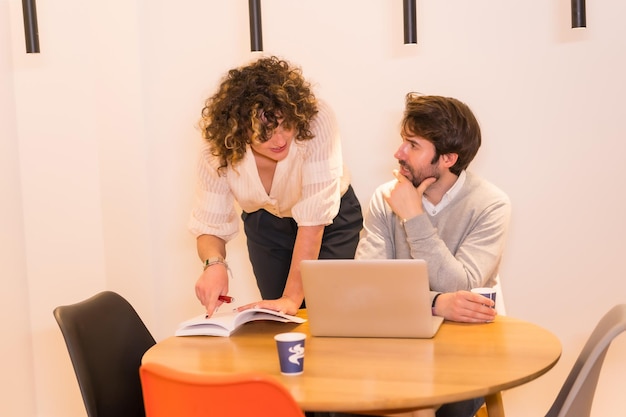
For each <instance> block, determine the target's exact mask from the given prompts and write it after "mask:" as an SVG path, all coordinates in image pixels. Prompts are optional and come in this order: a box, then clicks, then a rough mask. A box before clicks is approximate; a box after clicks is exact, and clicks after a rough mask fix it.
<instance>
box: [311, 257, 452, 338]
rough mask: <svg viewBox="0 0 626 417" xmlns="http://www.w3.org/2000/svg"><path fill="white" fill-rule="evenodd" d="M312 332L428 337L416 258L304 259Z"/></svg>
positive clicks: (424, 284)
mask: <svg viewBox="0 0 626 417" xmlns="http://www.w3.org/2000/svg"><path fill="white" fill-rule="evenodd" d="M300 269H301V272H302V283H303V286H304V298H305V300H306V306H307V314H308V318H309V329H310V332H311V335H313V336H335V337H403V338H431V337H433V336H434V335H435V333H437V330H438V329H439V326H440V325H441V323H442V321H443V318H442V317H437V316H433V315H432V313H431V306H430V295H429V294H430V289H429V284H428V270H427V268H426V262H425V261H424V260H419V259H384V260H373V259H372V260H353V259H344V260H341V259H332V260H307V261H302V262H301V263H300Z"/></svg>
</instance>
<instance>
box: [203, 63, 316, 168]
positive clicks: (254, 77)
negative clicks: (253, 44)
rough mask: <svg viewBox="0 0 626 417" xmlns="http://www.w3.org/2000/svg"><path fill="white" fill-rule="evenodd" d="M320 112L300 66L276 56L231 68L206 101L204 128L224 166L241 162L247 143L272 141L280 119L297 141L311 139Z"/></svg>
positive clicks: (204, 134) (221, 166)
mask: <svg viewBox="0 0 626 417" xmlns="http://www.w3.org/2000/svg"><path fill="white" fill-rule="evenodd" d="M317 112H318V109H317V99H316V98H315V95H314V94H313V92H312V91H311V85H310V83H309V82H308V81H306V80H305V79H304V77H303V76H302V71H301V69H300V68H296V67H293V66H291V65H290V64H289V63H288V62H287V61H285V60H282V59H279V58H277V57H275V56H272V57H268V58H261V59H259V60H257V61H255V62H253V63H251V64H249V65H246V66H242V67H239V68H235V69H231V70H230V71H228V73H227V74H226V75H225V76H224V78H223V79H222V82H221V84H220V86H219V89H218V91H217V92H216V93H215V94H214V95H213V96H211V97H209V98H208V99H207V100H206V101H205V103H204V108H203V109H202V118H201V120H200V122H199V126H200V129H201V130H202V136H203V138H204V139H205V140H206V141H207V142H208V143H209V144H210V145H211V150H212V153H213V155H215V156H217V157H219V158H220V167H219V170H222V169H224V168H226V167H227V166H228V164H230V165H231V166H234V165H236V164H237V163H238V162H240V161H241V160H242V159H243V157H244V155H245V153H246V147H247V145H248V144H250V143H253V142H256V143H259V142H260V143H262V142H265V141H267V140H269V139H270V138H271V137H272V133H273V131H274V129H276V127H278V125H279V124H280V123H281V121H282V124H283V126H285V127H286V128H294V129H295V131H296V136H295V138H296V139H297V140H309V139H312V138H313V133H312V132H311V130H310V121H311V119H312V118H313V116H315V115H316V114H317Z"/></svg>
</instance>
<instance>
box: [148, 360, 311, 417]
mask: <svg viewBox="0 0 626 417" xmlns="http://www.w3.org/2000/svg"><path fill="white" fill-rule="evenodd" d="M139 375H140V378H141V387H142V390H143V398H144V404H145V408H146V417H182V416H184V417H209V416H220V417H236V416H237V417H240V416H255V417H265V416H267V417H270V416H271V417H275V416H281V417H304V413H303V412H302V410H301V409H300V407H299V406H298V404H297V403H296V401H295V400H294V399H293V397H292V396H291V394H290V393H289V391H287V389H286V388H285V387H284V386H282V385H281V384H280V383H279V382H278V381H276V380H275V379H272V378H271V377H269V376H267V375H263V374H257V373H254V374H253V373H246V374H237V375H235V374H233V375H199V374H189V373H184V372H180V371H177V370H174V369H171V368H168V367H165V366H163V365H158V364H154V363H146V364H143V365H141V367H140V368H139Z"/></svg>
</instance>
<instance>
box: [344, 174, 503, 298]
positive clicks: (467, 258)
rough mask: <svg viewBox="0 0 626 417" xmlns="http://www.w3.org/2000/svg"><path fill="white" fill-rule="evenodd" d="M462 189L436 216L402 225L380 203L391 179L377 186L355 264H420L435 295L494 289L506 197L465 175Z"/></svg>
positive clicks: (501, 240) (406, 222)
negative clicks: (387, 261)
mask: <svg viewBox="0 0 626 417" xmlns="http://www.w3.org/2000/svg"><path fill="white" fill-rule="evenodd" d="M466 174H467V177H466V179H465V183H464V184H463V186H462V188H461V189H460V190H459V192H458V193H457V194H456V196H455V197H454V198H453V199H452V201H450V202H449V204H448V206H447V207H445V208H444V209H443V210H442V211H440V212H439V213H437V214H436V215H434V216H431V215H430V214H428V213H424V214H421V215H419V216H416V217H414V218H412V219H409V220H407V221H405V222H402V221H401V220H402V219H400V218H398V217H397V216H396V215H395V214H394V213H393V211H392V210H391V208H390V207H389V205H388V204H387V203H386V202H385V200H384V198H383V191H384V190H386V189H389V187H391V186H392V185H393V183H394V182H395V180H393V181H390V182H388V183H385V184H383V185H381V186H379V187H378V188H377V189H376V191H375V192H374V195H373V196H372V199H371V201H370V205H369V210H368V212H367V213H366V214H365V218H364V227H363V231H362V235H361V240H360V242H359V246H358V248H357V252H356V256H355V257H356V258H357V259H359V258H360V259H424V260H426V263H427V265H428V274H429V280H430V289H431V290H432V291H436V292H454V291H458V290H470V289H471V288H476V287H492V286H494V285H495V284H496V283H497V276H498V269H499V266H500V260H501V259H502V253H503V251H504V246H505V240H506V235H507V231H508V226H509V220H510V217H511V203H510V200H509V198H508V197H507V195H506V194H505V193H504V192H502V191H501V190H500V189H498V188H497V187H496V186H494V185H493V184H491V183H489V182H487V181H485V180H483V179H482V178H480V177H478V176H476V175H473V174H472V173H470V172H467V173H466Z"/></svg>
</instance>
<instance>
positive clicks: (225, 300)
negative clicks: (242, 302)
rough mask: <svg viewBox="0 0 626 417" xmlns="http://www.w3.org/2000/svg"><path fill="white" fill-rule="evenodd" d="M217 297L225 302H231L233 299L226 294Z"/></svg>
mask: <svg viewBox="0 0 626 417" xmlns="http://www.w3.org/2000/svg"><path fill="white" fill-rule="evenodd" d="M217 299H218V300H220V301H223V302H225V303H232V302H233V301H235V299H234V298H233V297H230V296H228V295H220V296H219V297H217Z"/></svg>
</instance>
